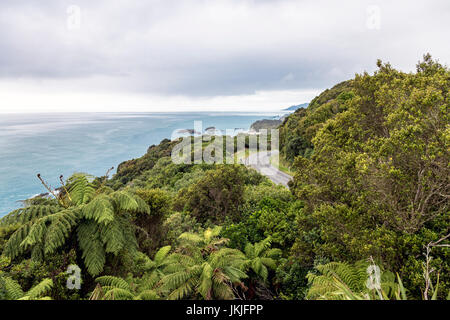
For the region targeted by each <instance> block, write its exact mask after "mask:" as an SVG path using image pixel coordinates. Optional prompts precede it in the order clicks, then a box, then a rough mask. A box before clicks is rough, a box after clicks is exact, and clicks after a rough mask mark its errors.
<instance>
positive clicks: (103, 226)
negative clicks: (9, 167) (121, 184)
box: [0, 174, 150, 275]
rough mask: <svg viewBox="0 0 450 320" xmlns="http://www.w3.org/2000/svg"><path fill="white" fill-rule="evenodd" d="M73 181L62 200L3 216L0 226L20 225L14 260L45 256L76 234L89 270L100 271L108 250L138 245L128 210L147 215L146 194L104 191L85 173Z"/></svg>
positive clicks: (9, 247) (12, 247)
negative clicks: (23, 257) (142, 197)
mask: <svg viewBox="0 0 450 320" xmlns="http://www.w3.org/2000/svg"><path fill="white" fill-rule="evenodd" d="M68 185H69V190H68V192H67V193H66V194H65V195H64V196H63V198H62V200H61V199H60V201H59V203H55V204H54V205H45V206H42V205H39V206H29V207H26V208H22V209H19V210H16V211H13V212H11V213H10V214H8V215H7V216H6V217H4V218H3V219H1V220H0V224H1V225H11V224H15V223H20V224H21V227H20V228H19V229H18V230H17V231H16V232H15V233H14V234H13V235H12V236H11V237H10V239H9V240H8V242H7V243H6V245H5V249H4V252H3V254H4V255H6V256H8V257H10V258H11V259H14V258H16V257H18V256H19V255H22V254H25V253H27V252H28V251H29V252H31V255H32V257H33V258H34V259H42V258H43V257H44V256H45V255H48V254H50V253H53V252H55V251H56V250H57V249H59V248H60V247H62V246H63V245H64V244H65V243H66V241H67V239H68V238H69V237H70V236H71V235H72V234H73V232H76V236H77V239H78V244H79V246H80V248H81V250H82V253H83V259H84V262H85V265H86V267H87V270H88V272H89V273H91V274H92V275H97V274H99V273H100V272H102V270H103V267H104V264H105V260H106V254H107V253H112V254H114V255H117V254H118V253H119V252H120V251H121V250H122V249H124V248H127V250H134V249H135V248H136V247H137V244H136V239H135V236H134V230H133V229H132V227H131V225H130V224H128V223H127V219H126V213H129V212H140V213H147V214H148V213H149V212H150V209H149V206H148V205H147V204H146V203H145V202H144V201H143V200H142V199H141V198H139V197H138V196H135V195H132V194H130V193H128V192H126V191H116V192H111V193H109V194H106V193H100V192H99V189H96V188H95V187H94V185H93V184H92V179H91V177H90V176H88V175H85V174H76V175H74V176H72V177H71V178H69V179H68Z"/></svg>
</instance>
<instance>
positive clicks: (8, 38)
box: [0, 0, 450, 96]
mask: <svg viewBox="0 0 450 320" xmlns="http://www.w3.org/2000/svg"><path fill="white" fill-rule="evenodd" d="M70 5H76V6H78V7H79V8H80V9H81V15H80V20H79V21H80V25H79V28H72V27H73V25H72V27H70V25H69V26H68V21H69V23H70V21H72V22H73V20H68V19H72V18H73V14H74V13H73V11H70V10H69V12H68V11H67V10H68V8H69V6H70ZM373 6H375V9H377V8H378V9H379V13H380V15H379V17H375V22H376V21H378V22H379V26H377V25H376V23H375V25H373V24H372V25H371V22H370V21H369V22H368V20H369V19H373V18H374V17H373V15H374V14H375V15H377V10H375V11H373V10H371V9H370V8H373ZM449 9H450V6H449V4H448V1H446V0H442V1H441V0H439V1H438V0H436V1H429V2H427V3H425V2H421V1H396V2H395V3H392V1H339V2H337V1H300V0H297V1H295V0H292V1H289V0H282V1H268V0H267V1H256V0H254V1H245V0H239V1H238V0H228V1H224V0H217V1H204V0H203V1H201V0H199V1H194V0H182V1H170V0H164V1H137V0H131V1H125V0H123V1H120V0H118V1H106V0H100V1H87V0H79V1H77V0H72V1H22V0H14V1H11V0H6V1H5V0H3V1H1V2H0V77H1V78H2V80H5V81H14V79H24V78H25V79H36V80H40V79H42V80H49V79H50V80H60V81H62V82H65V83H69V84H70V83H72V82H70V81H71V80H79V81H77V82H76V83H77V85H78V86H80V89H85V90H93V91H95V90H96V89H98V90H100V89H102V90H103V89H107V88H109V89H114V90H120V91H123V92H148V93H159V94H168V95H171V94H183V95H188V96H189V95H190V96H198V95H200V96H215V95H239V94H248V93H253V92H255V91H257V90H281V89H306V88H325V87H329V86H330V85H332V84H334V83H336V82H337V81H341V80H345V79H348V78H350V77H352V76H353V75H354V73H356V72H362V71H363V70H369V71H370V70H372V69H374V66H375V61H376V59H377V58H382V59H384V60H389V61H391V62H392V63H393V64H394V65H396V66H399V67H401V68H404V69H406V70H410V69H412V68H413V67H414V64H415V62H416V61H417V60H418V59H419V58H420V57H421V55H422V54H423V53H425V52H428V51H430V52H431V53H432V54H433V55H434V56H436V57H438V58H440V59H441V60H442V61H444V62H447V61H449V57H450V45H449V43H448V41H447V31H448V29H449V22H448V21H450V14H449V11H450V10H449ZM377 19H378V20H377ZM96 78H99V79H101V80H98V81H96V80H95V79H96ZM83 79H86V83H87V84H88V85H86V87H85V88H83V81H81V80H83ZM105 79H108V80H105ZM73 83H75V81H74V82H73Z"/></svg>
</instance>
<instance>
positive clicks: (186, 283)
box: [160, 229, 247, 300]
mask: <svg viewBox="0 0 450 320" xmlns="http://www.w3.org/2000/svg"><path fill="white" fill-rule="evenodd" d="M212 230H213V229H208V230H207V231H206V232H207V233H203V234H200V235H197V236H195V235H193V234H183V235H182V236H181V237H180V238H181V240H182V242H184V243H185V244H186V243H188V246H189V249H190V250H188V251H187V252H188V253H187V254H182V253H173V254H171V255H170V256H169V257H168V258H167V260H168V262H167V264H166V267H165V268H164V270H163V272H164V274H165V276H164V277H162V279H161V287H160V290H161V291H162V292H165V293H167V297H168V299H174V300H177V299H186V298H190V297H196V296H200V297H201V298H203V299H233V298H234V292H233V286H235V285H238V284H241V281H242V279H244V278H246V277H247V275H246V273H245V272H244V271H243V269H244V267H245V262H246V259H245V256H244V254H243V253H242V252H240V251H239V250H236V249H230V248H222V249H218V248H217V247H216V245H217V244H220V243H222V241H223V240H222V239H220V238H218V235H219V233H220V231H219V232H217V230H218V229H216V231H214V232H211V231H212ZM194 244H196V245H194ZM205 246H206V247H205ZM205 248H206V249H208V250H205Z"/></svg>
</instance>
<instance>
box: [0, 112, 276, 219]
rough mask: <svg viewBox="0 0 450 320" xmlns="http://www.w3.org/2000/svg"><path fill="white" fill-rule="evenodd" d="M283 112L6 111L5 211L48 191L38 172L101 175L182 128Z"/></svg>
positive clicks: (1, 210)
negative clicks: (199, 123) (25, 112)
mask: <svg viewBox="0 0 450 320" xmlns="http://www.w3.org/2000/svg"><path fill="white" fill-rule="evenodd" d="M277 115H280V113H228V112H222V113H218V112H196V113H52V114H3V115H0V217H1V216H4V215H5V214H7V213H8V212H10V211H12V210H14V209H17V208H19V207H20V206H21V202H20V200H24V199H27V198H30V197H32V196H34V195H36V194H39V193H43V192H46V190H45V189H44V187H43V186H42V185H41V183H40V181H39V180H38V179H37V177H36V174H38V173H40V174H41V175H42V177H43V178H44V179H45V180H46V181H48V182H49V183H50V184H51V185H52V186H53V187H58V186H59V184H58V178H59V176H60V175H61V174H62V175H64V177H66V178H68V177H69V176H70V175H71V174H72V173H74V172H86V173H90V174H92V175H95V176H101V175H104V174H105V173H106V171H107V170H108V168H110V167H112V166H114V167H115V168H117V166H118V165H119V164H120V163H121V162H122V161H125V160H129V159H133V158H137V157H140V156H142V155H143V154H145V152H146V151H147V148H148V147H149V146H150V145H152V144H158V143H159V142H160V141H161V140H163V139H164V138H169V139H170V137H171V135H172V132H173V131H174V130H177V129H192V128H193V127H194V121H203V129H205V128H207V127H210V126H214V127H216V128H217V129H221V130H225V129H235V128H244V129H248V128H249V127H250V125H251V124H252V123H253V122H254V121H256V120H260V119H270V118H272V117H275V116H277Z"/></svg>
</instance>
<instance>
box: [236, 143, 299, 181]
mask: <svg viewBox="0 0 450 320" xmlns="http://www.w3.org/2000/svg"><path fill="white" fill-rule="evenodd" d="M274 152H278V151H261V152H257V153H253V154H251V155H250V156H248V157H247V158H245V160H244V163H245V165H246V166H249V167H252V168H254V169H256V170H257V171H258V172H260V173H261V174H263V175H265V176H267V177H268V178H269V179H270V180H272V181H273V182H274V183H276V184H282V185H283V186H285V187H287V186H288V182H289V181H290V180H291V179H292V177H291V176H290V175H288V174H286V173H284V172H282V171H280V170H278V169H277V168H275V167H274V166H272V165H271V164H270V157H271V155H272V154H274Z"/></svg>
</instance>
